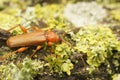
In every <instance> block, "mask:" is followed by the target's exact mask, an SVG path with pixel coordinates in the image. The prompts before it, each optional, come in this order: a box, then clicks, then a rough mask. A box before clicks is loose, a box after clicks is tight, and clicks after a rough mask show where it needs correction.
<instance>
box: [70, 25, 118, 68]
mask: <svg viewBox="0 0 120 80" xmlns="http://www.w3.org/2000/svg"><path fill="white" fill-rule="evenodd" d="M72 39H73V40H74V41H75V42H76V46H75V47H74V48H75V49H76V50H78V51H79V52H83V53H85V54H86V55H87V63H88V64H89V65H90V66H91V67H98V66H100V65H101V63H104V62H105V60H106V59H107V58H109V57H110V56H112V55H113V54H114V53H113V52H112V51H113V50H117V51H120V47H119V46H120V42H118V40H117V39H116V37H115V35H114V34H113V33H112V31H111V29H109V28H108V27H103V26H98V27H97V26H91V27H90V26H89V27H83V28H81V29H80V30H79V31H78V32H77V33H76V34H72Z"/></svg>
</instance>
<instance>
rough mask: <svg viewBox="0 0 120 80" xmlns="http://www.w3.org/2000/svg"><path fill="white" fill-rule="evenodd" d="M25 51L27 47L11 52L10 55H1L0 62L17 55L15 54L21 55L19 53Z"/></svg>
mask: <svg viewBox="0 0 120 80" xmlns="http://www.w3.org/2000/svg"><path fill="white" fill-rule="evenodd" d="M27 49H28V47H22V48H19V49H18V50H16V51H13V52H11V53H9V54H5V55H3V56H2V57H0V60H4V59H6V58H8V57H10V56H12V55H13V54H15V53H17V52H19V53H21V52H23V51H25V50H27Z"/></svg>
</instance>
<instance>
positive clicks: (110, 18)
mask: <svg viewBox="0 0 120 80" xmlns="http://www.w3.org/2000/svg"><path fill="white" fill-rule="evenodd" d="M77 1H78V0H72V1H70V2H67V1H66V0H58V1H52V0H49V1H48V0H46V1H41V0H36V1H34V0H28V1H26V2H25V1H24V0H22V1H18V0H2V1H1V2H0V4H2V5H1V6H0V9H1V11H0V28H1V29H0V80H119V78H120V16H119V13H120V10H119V9H120V8H119V6H117V5H115V4H118V2H117V3H115V2H116V0H114V1H113V2H112V3H111V2H109V0H108V2H103V3H102V2H101V0H96V2H99V3H96V5H97V4H98V5H99V6H102V8H104V10H106V11H107V16H106V17H105V18H104V19H101V22H98V23H97V24H96V25H89V24H88V25H87V26H85V25H83V26H77V27H76V26H75V25H74V24H73V23H72V22H71V21H70V20H68V19H66V17H65V15H64V10H65V7H66V5H67V4H68V3H72V4H73V3H74V2H77ZM81 1H82V0H81ZM86 1H87V0H86ZM88 2H89V0H88V1H87V3H88ZM108 3H109V4H108ZM113 3H114V5H113ZM6 4H9V6H6ZM89 4H90V3H89ZM111 5H112V7H111ZM87 7H88V6H86V7H85V8H86V9H88V8H87ZM91 7H92V6H91ZM79 11H80V9H79ZM79 11H78V12H76V13H79ZM87 11H89V10H87ZM96 11H97V10H96ZM76 13H75V14H76ZM86 13H90V12H86ZM95 13H96V12H95ZM72 14H74V13H72ZM81 14H82V13H81ZM96 14H97V13H96ZM98 15H99V14H97V17H99V16H98ZM76 16H77V15H76ZM71 17H72V16H71ZM79 17H80V15H79ZM82 18H83V20H84V18H86V17H82ZM92 18H95V15H94V17H91V19H92ZM88 19H89V18H88ZM75 20H76V19H75ZM85 20H86V19H85ZM88 21H89V20H88ZM83 22H84V21H83ZM19 24H20V25H22V26H24V27H25V28H28V31H29V32H32V31H33V30H32V26H37V27H38V28H40V29H42V30H49V29H51V30H53V31H55V32H56V33H57V34H58V35H59V36H60V38H61V41H60V42H59V43H54V44H53V45H52V46H48V44H47V42H45V43H43V44H42V45H41V46H42V48H41V49H40V50H39V51H37V53H36V54H35V55H34V56H33V58H32V59H31V58H29V56H30V55H31V54H32V53H33V52H34V51H35V48H36V46H35V45H33V46H30V48H28V49H27V50H26V51H24V52H22V53H16V54H15V53H14V51H15V50H17V49H18V48H9V47H8V46H7V45H6V40H7V39H8V38H9V37H10V36H13V35H20V34H24V33H23V32H22V31H21V30H20V28H19V27H17V28H15V29H13V30H11V31H10V32H8V31H7V30H9V29H10V28H12V27H14V26H16V25H19ZM10 55H11V56H10ZM7 56H9V57H7ZM5 57H6V59H3V58H5Z"/></svg>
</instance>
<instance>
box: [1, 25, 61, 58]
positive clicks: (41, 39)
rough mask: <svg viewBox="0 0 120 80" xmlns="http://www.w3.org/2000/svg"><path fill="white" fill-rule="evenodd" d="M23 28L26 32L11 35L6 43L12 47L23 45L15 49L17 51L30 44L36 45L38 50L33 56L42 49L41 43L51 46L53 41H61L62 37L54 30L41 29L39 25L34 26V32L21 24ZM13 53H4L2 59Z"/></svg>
mask: <svg viewBox="0 0 120 80" xmlns="http://www.w3.org/2000/svg"><path fill="white" fill-rule="evenodd" d="M19 27H20V28H21V30H22V31H23V32H24V34H21V35H16V36H11V37H9V38H8V39H7V41H6V44H7V46H8V47H10V48H14V47H21V48H19V49H18V50H16V51H14V53H16V52H19V53H21V52H23V51H25V50H26V49H28V47H29V46H33V45H36V46H37V47H36V50H35V51H34V53H33V54H32V55H31V56H30V58H32V57H33V56H34V54H35V53H36V52H37V51H38V50H40V49H41V47H42V46H41V44H44V43H46V42H47V43H48V46H51V45H52V43H57V42H60V37H59V35H58V34H57V33H56V32H54V31H52V30H48V31H45V30H41V29H39V28H38V27H33V29H34V32H31V33H30V32H28V31H27V29H25V28H24V27H23V26H21V25H19ZM14 28H15V27H13V28H11V29H9V30H8V31H10V30H12V29H14ZM10 55H12V54H8V55H4V56H3V57H2V59H5V58H7V57H9V56H10Z"/></svg>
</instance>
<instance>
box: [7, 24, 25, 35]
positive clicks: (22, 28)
mask: <svg viewBox="0 0 120 80" xmlns="http://www.w3.org/2000/svg"><path fill="white" fill-rule="evenodd" d="M16 27H20V29H21V30H22V31H23V32H24V33H27V29H25V28H24V27H23V26H21V25H20V24H18V25H16V26H14V27H12V28H10V29H9V30H7V31H11V30H13V29H15V28H16Z"/></svg>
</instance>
